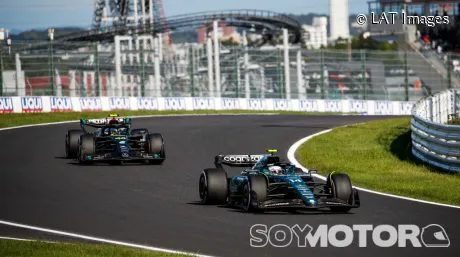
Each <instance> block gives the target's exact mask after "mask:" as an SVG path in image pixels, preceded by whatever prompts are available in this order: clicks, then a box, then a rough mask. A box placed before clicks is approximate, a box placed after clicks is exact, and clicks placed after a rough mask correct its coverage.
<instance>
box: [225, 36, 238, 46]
mask: <svg viewBox="0 0 460 257" xmlns="http://www.w3.org/2000/svg"><path fill="white" fill-rule="evenodd" d="M220 42H221V43H222V45H224V46H237V45H239V44H238V42H236V41H235V40H234V39H233V37H230V38H229V39H226V40H221V41H220Z"/></svg>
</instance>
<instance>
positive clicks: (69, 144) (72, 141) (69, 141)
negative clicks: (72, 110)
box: [65, 129, 85, 159]
mask: <svg viewBox="0 0 460 257" xmlns="http://www.w3.org/2000/svg"><path fill="white" fill-rule="evenodd" d="M84 134H85V132H84V131H83V130H81V129H71V130H68V131H67V133H66V134H65V156H66V158H69V159H70V158H72V159H75V158H77V153H78V139H79V138H80V136H82V135H84Z"/></svg>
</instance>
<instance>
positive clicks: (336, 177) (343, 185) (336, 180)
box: [327, 174, 353, 212]
mask: <svg viewBox="0 0 460 257" xmlns="http://www.w3.org/2000/svg"><path fill="white" fill-rule="evenodd" d="M327 184H328V185H329V186H330V188H331V193H332V197H333V198H337V199H340V200H343V201H346V202H347V203H348V204H352V202H353V187H352V185H351V180H350V178H349V177H348V175H347V174H332V175H331V176H328V179H327ZM330 209H331V211H333V212H348V211H350V209H351V207H343V206H337V207H330Z"/></svg>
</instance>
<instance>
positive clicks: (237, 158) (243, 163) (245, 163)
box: [214, 154, 265, 168]
mask: <svg viewBox="0 0 460 257" xmlns="http://www.w3.org/2000/svg"><path fill="white" fill-rule="evenodd" d="M264 156H265V155H263V154H244V155H217V156H216V157H215V159H214V164H215V165H216V167H217V168H221V167H222V165H226V166H230V167H252V166H254V165H255V164H256V163H257V162H258V161H259V160H260V159H261V158H262V157H264Z"/></svg>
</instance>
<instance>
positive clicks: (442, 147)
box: [411, 89, 460, 173]
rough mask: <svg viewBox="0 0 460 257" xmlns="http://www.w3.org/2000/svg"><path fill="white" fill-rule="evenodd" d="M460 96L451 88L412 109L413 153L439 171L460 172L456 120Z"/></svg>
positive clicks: (459, 151) (459, 148) (459, 140)
mask: <svg viewBox="0 0 460 257" xmlns="http://www.w3.org/2000/svg"><path fill="white" fill-rule="evenodd" d="M458 99H459V95H458V92H457V90H455V89H451V90H446V91H442V92H439V93H437V94H434V95H432V96H429V97H427V98H424V99H422V100H420V101H418V102H417V103H416V104H415V105H414V108H413V109H412V119H411V130H412V133H411V134H412V154H413V155H414V156H415V157H416V158H418V159H419V160H421V161H423V162H425V163H428V164H430V165H432V166H435V167H437V168H439V169H442V170H445V171H448V172H452V173H460V126H458V125H448V124H447V123H448V121H449V119H450V117H452V116H454V117H456V114H457V106H458Z"/></svg>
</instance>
